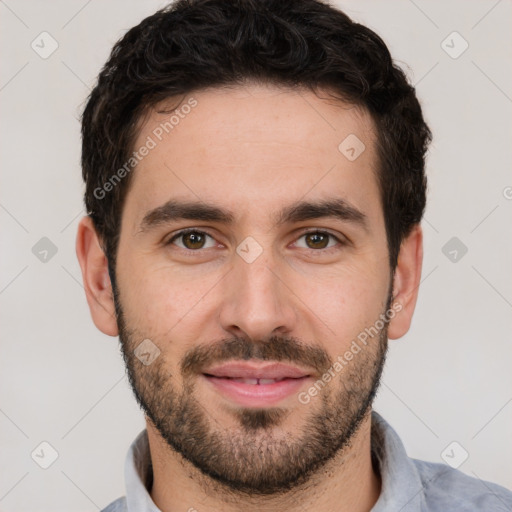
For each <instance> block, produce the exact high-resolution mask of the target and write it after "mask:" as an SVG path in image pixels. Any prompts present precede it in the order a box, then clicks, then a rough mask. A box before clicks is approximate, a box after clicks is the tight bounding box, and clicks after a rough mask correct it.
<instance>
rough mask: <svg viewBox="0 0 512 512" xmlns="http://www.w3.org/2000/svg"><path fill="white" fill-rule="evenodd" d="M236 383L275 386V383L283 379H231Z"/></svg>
mask: <svg viewBox="0 0 512 512" xmlns="http://www.w3.org/2000/svg"><path fill="white" fill-rule="evenodd" d="M231 380H232V381H234V382H241V383H242V384H252V385H255V384H263V385H264V384H274V382H279V381H281V380H283V379H236V378H232V379H231Z"/></svg>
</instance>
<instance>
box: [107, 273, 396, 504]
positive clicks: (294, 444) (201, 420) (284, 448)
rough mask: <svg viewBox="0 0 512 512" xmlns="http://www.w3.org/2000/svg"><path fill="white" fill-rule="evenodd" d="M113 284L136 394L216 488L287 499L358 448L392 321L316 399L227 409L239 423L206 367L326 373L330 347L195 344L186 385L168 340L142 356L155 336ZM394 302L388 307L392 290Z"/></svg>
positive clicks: (273, 341) (186, 360)
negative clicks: (212, 403) (209, 404)
mask: <svg viewBox="0 0 512 512" xmlns="http://www.w3.org/2000/svg"><path fill="white" fill-rule="evenodd" d="M112 287H113V292H114V302H115V305H116V316H117V322H118V328H119V338H120V341H121V351H122V355H123V358H124V361H125V364H126V368H127V373H128V378H129V382H130V385H131V387H132V390H133V393H134V395H135V397H136V400H137V402H138V404H139V406H140V407H141V409H142V410H143V412H144V413H145V415H146V417H147V418H149V420H150V421H151V422H152V424H153V425H154V426H155V428H156V430H157V431H158V432H159V434H160V436H161V437H162V439H163V440H164V441H165V442H166V444H167V445H168V446H169V447H170V449H171V450H173V451H175V452H177V453H178V454H179V455H181V456H182V457H183V458H184V459H185V460H186V461H188V462H189V463H191V464H192V465H193V466H194V467H195V468H197V469H198V470H199V471H200V472H201V473H202V475H204V476H206V477H210V478H206V481H207V485H208V483H209V484H210V486H211V485H212V484H214V481H215V482H217V483H219V484H220V486H221V487H222V488H223V489H224V490H225V491H227V492H231V493H236V494H239V495H245V496H256V495H261V496H263V495H267V496H270V495H275V496H277V495H279V494H284V493H286V492H287V491H290V490H292V489H294V488H298V487H299V486H302V485H305V484H307V482H308V480H310V479H311V477H312V476H313V475H315V474H316V473H318V472H319V471H320V470H321V469H322V468H324V467H325V466H326V465H327V463H328V462H329V461H331V460H333V459H334V457H335V456H336V455H338V454H340V453H342V451H343V450H344V449H345V448H346V447H348V446H350V442H351V440H352V439H353V438H354V435H355V434H356V433H357V431H358V429H359V427H360V425H361V423H362V421H363V420H364V419H365V417H366V416H367V414H368V413H369V412H370V411H371V404H372V402H373V400H374V398H375V395H376V393H377V390H378V387H379V383H380V378H381V374H382V370H383V367H384V362H385V358H386V353H387V341H388V339H387V328H388V322H385V326H384V328H383V329H382V330H381V331H380V334H379V336H376V337H375V338H374V339H372V340H370V342H369V343H368V344H367V345H366V346H365V347H363V348H362V349H361V350H360V352H358V353H357V354H356V355H355V356H354V358H353V359H352V360H351V361H350V362H348V363H347V364H346V366H344V367H343V369H342V370H341V371H340V372H338V373H337V374H336V376H335V377H333V378H332V382H330V383H328V384H326V385H325V387H324V388H323V389H321V390H319V391H318V394H317V395H316V396H314V397H312V398H311V400H310V402H309V403H308V404H307V405H305V404H304V403H301V402H300V401H299V400H297V405H296V407H293V409H289V408H288V409H287V408H280V407H271V408H270V407H269V408H261V409H255V408H244V407H238V408H234V409H231V408H230V410H229V412H226V414H231V415H232V416H233V417H234V418H235V420H236V427H235V428H233V427H231V428H229V427H227V426H226V425H223V424H221V422H219V421H218V420H217V419H216V418H214V417H213V416H212V415H211V414H210V413H209V412H208V411H207V409H206V408H205V406H203V405H202V404H201V403H200V401H199V400H198V398H197V396H196V394H195V383H196V382H197V380H198V377H200V376H201V374H202V370H204V369H206V368H207V367H209V366H211V365H212V364H213V363H219V362H224V361H228V360H260V361H283V362H284V361H286V362H288V363H292V364H294V363H295V364H298V365H301V366H304V367H305V368H315V370H316V371H317V372H318V374H319V375H322V374H324V373H325V372H326V371H327V369H328V368H330V367H331V366H332V364H333V362H334V361H333V360H331V358H330V357H329V355H328V353H327V352H326V351H325V350H324V349H323V348H321V347H320V346H318V345H312V344H304V343H303V342H301V341H300V340H298V339H296V338H291V337H277V336H273V337H270V338H268V339H266V340H264V341H262V340H257V341H252V340H248V339H246V338H230V339H225V340H221V341H220V342H216V343H214V344H206V345H197V346H195V347H193V348H192V349H190V350H188V351H187V352H186V353H185V354H184V356H183V357H182V358H181V360H180V362H179V365H178V368H179V372H180V376H181V383H180V382H177V380H176V378H175V377H174V376H173V375H172V374H171V373H170V371H169V367H170V364H169V363H171V362H167V364H166V357H165V355H166V354H165V350H164V349H163V347H165V346H166V344H167V343H168V342H167V340H158V341H157V340H155V339H152V341H153V342H154V343H155V344H157V345H158V347H159V348H160V350H162V353H161V354H160V355H159V356H158V357H157V358H156V359H155V360H154V361H153V362H152V363H151V364H150V365H148V366H145V365H143V364H142V363H141V361H140V360H139V359H138V358H137V357H136V355H135V353H134V350H135V349H136V347H137V345H138V344H139V343H140V342H141V341H142V340H143V339H144V338H145V336H143V335H142V334H141V333H139V332H136V330H134V329H131V328H130V326H129V325H127V322H126V319H125V316H124V313H123V310H122V307H121V302H120V297H119V293H118V291H117V290H116V287H115V283H114V281H112ZM387 302H388V303H387V307H386V310H385V311H387V310H389V306H390V303H391V295H389V296H388V301H387ZM383 313H384V312H383ZM340 346H341V345H340ZM345 350H346V348H343V352H344V351H345ZM331 371H332V370H331ZM298 411H299V412H303V414H302V419H299V420H294V421H293V424H294V428H295V432H294V433H293V434H292V433H291V432H287V431H286V430H285V429H284V427H283V426H282V424H283V422H284V421H285V420H286V418H287V417H288V415H290V414H291V413H295V414H297V412H298ZM299 422H300V423H301V424H299ZM297 427H299V428H298V430H299V431H298V433H297ZM211 479H213V481H212V480H211Z"/></svg>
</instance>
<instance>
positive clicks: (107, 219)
mask: <svg viewBox="0 0 512 512" xmlns="http://www.w3.org/2000/svg"><path fill="white" fill-rule="evenodd" d="M82 136H83V151H82V169H83V177H84V180H85V184H86V191H85V204H86V208H87V212H88V216H87V217H85V218H84V219H83V220H82V222H81V224H80V227H79V235H78V239H77V253H78V257H79V260H80V263H81V266H82V271H83V276H84V283H85V288H86V292H87V297H88V301H89V305H90V308H91V313H92V316H93V320H94V322H95V324H96V325H97V326H98V328H99V329H101V330H102V331H103V332H105V333H106V334H109V335H112V336H117V335H119V337H120V341H121V349H122V354H123V357H124V359H125V362H126V365H127V369H128V376H129V378H130V383H131V385H132V388H133V390H134V393H135V396H136V398H137V400H138V403H139V404H140V406H141V408H142V409H143V411H144V413H145V415H146V418H147V421H148V428H153V429H154V430H155V432H158V434H159V435H160V436H161V437H162V439H164V440H165V442H166V443H167V444H168V446H169V449H171V450H173V452H174V453H176V454H178V455H179V456H180V457H183V458H184V459H185V460H186V461H188V462H190V463H191V465H192V466H193V467H194V468H196V469H197V470H198V471H200V472H201V474H203V475H206V476H208V477H211V478H213V479H214V480H215V481H216V482H219V483H220V484H221V485H224V486H227V487H229V488H230V489H232V490H237V491H239V492H248V493H253V494H254V493H262V494H270V493H276V492H280V491H282V490H285V489H290V488H292V487H294V486H297V485H301V484H302V483H304V482H305V481H307V479H308V478H310V477H311V475H313V474H314V473H315V471H317V470H318V469H319V468H322V467H324V466H325V465H326V464H327V463H328V462H329V461H331V460H333V458H335V457H336V456H339V454H340V453H342V452H343V450H344V449H345V448H346V447H348V446H350V442H351V439H353V437H354V435H355V434H356V433H357V431H358V428H359V427H360V425H361V424H362V422H363V420H365V419H367V418H368V413H369V411H370V409H371V403H372V400H373V398H374V396H375V393H376V391H377V388H378V383H379V379H380V375H381V372H382V367H383V364H384V360H385V354H386V348H387V340H388V337H389V338H399V337H401V336H402V335H403V334H405V332H407V330H408V328H409V325H410V321H411V318H412V314H413V311H414V307H415V303H416V297H417V288H418V285H419V278H420V273H421V260H422V236H421V228H420V226H419V223H420V220H421V218H422V215H423V211H424V208H425V188H426V179H425V173H424V163H425V162H424V160H425V153H426V149H427V146H428V143H429V142H430V137H431V135H430V131H429V129H428V127H427V125H426V123H425V122H424V120H423V116H422V112H421V108H420V105H419V103H418V100H417V98H416V95H415V91H414V88H413V87H412V86H411V85H410V84H409V83H408V82H407V80H406V77H405V75H404V73H403V72H402V71H401V70H400V69H399V68H398V67H397V66H396V65H394V63H393V62H392V59H391V56H390V54H389V51H388V49H387V47H386V45H385V44H384V42H383V41H382V40H381V39H380V38H379V36H377V35H376V34H375V33H374V32H372V31H371V30H370V29H368V28H366V27H364V26H362V25H360V24H357V23H354V22H353V21H351V20H350V19H349V18H348V17H347V16H346V15H345V14H343V13H342V12H340V11H339V10H336V9H334V8H332V7H330V6H328V5H326V4H323V3H320V2H317V1H315V0H300V1H297V0H294V1H289V2H288V1H282V0H279V1H278V0H268V1H265V0H264V1H253V0H240V1H238V2H225V1H223V0H199V1H191V2H185V1H179V2H176V3H174V4H172V5H170V6H169V7H167V8H165V9H162V10H161V11H159V12H157V13H156V14H154V15H153V16H150V17H148V18H146V19H145V20H143V21H142V22H141V23H140V24H139V25H138V26H136V27H134V28H132V29H131V30H129V31H128V32H127V34H126V35H125V36H124V37H123V38H122V39H121V40H120V41H119V42H118V43H116V45H115V46H114V49H113V51H112V54H111V56H110V59H109V61H108V62H107V63H106V64H105V66H104V68H103V69H102V71H101V73H100V76H99V79H98V83H97V85H96V87H95V88H94V89H93V91H92V93H91V95H90V98H89V100H88V103H87V106H86V108H85V111H84V114H83V120H82ZM184 229H186V230H188V231H186V232H184V231H183V230H184ZM144 340H145V341H144ZM349 353H350V354H352V355H350V354H349ZM243 361H245V362H247V363H249V364H253V363H254V364H255V365H258V364H263V363H264V364H267V363H268V364H269V365H270V364H274V363H276V362H280V363H284V364H288V365H292V366H293V367H294V368H295V370H300V372H302V373H301V374H300V379H299V378H295V379H293V383H292V384H293V386H291V387H290V390H289V392H287V393H284V394H283V397H282V398H280V399H276V400H274V401H273V402H272V403H270V402H269V400H257V399H254V400H242V399H240V397H239V396H238V395H236V393H235V395H236V396H235V395H233V394H232V393H230V392H227V391H226V389H227V388H226V387H225V386H224V384H226V382H224V383H221V384H220V385H219V375H212V373H210V372H212V371H213V370H215V369H216V368H217V370H218V368H219V366H222V365H223V364H225V363H228V362H243ZM336 363H337V364H336ZM217 370H216V371H217ZM213 373H215V372H213ZM217 373H218V371H217ZM327 375H330V378H328V377H326V376H327ZM224 377H225V378H224V381H226V380H227V376H224ZM221 380H222V376H221ZM289 380H290V381H291V380H292V379H291V378H290V379H289ZM244 385H253V384H248V383H244ZM254 385H255V386H261V387H263V386H264V385H269V384H260V383H257V384H254ZM271 385H274V384H271ZM314 389H316V392H315V391H314ZM237 396H238V398H237ZM233 461H236V462H235V463H233Z"/></svg>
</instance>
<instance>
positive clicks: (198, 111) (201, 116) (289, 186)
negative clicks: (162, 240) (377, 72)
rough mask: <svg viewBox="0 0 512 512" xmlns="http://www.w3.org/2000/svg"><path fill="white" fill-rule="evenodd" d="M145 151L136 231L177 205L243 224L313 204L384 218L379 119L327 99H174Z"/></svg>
mask: <svg viewBox="0 0 512 512" xmlns="http://www.w3.org/2000/svg"><path fill="white" fill-rule="evenodd" d="M143 146H147V147H151V149H150V150H149V151H147V152H146V151H145V153H146V155H145V156H144V157H143V158H141V159H140V161H139V162H138V163H137V165H136V167H135V170H134V171H133V173H134V175H133V177H132V183H131V187H130V191H129V193H128V195H127V199H126V205H125V213H126V214H127V215H128V217H130V219H129V222H130V225H131V227H132V228H133V229H137V227H138V226H139V225H140V223H141V221H142V219H143V217H144V215H145V213H147V211H148V210H149V209H154V208H156V207H158V206H160V205H163V204H164V203H166V202H167V201H169V199H172V198H180V199H194V200H196V201H201V200H203V201H207V202H208V203H217V204H220V203H222V204H223V205H225V206H227V208H226V209H229V210H232V211H234V212H235V213H236V215H237V216H239V220H241V219H242V218H243V217H244V216H246V214H248V212H249V210H251V209H254V208H256V207H258V208H259V212H260V215H263V213H262V212H265V211H267V212H270V213H273V217H272V218H275V212H276V211H277V210H281V209H282V206H283V205H286V203H288V202H289V203H291V202H296V201H297V200H299V199H300V198H303V197H306V196H307V197H308V198H311V199H313V198H316V199H322V198H324V197H326V196H329V197H332V196H336V197H340V198H342V199H345V200H347V201H348V202H350V203H352V204H354V205H365V204H366V205H367V207H366V210H369V211H367V213H368V215H369V216H370V217H371V215H372V209H373V210H374V211H373V214H374V215H378V214H379V212H380V209H379V208H380V199H379V190H378V185H377V179H376V172H377V170H376V165H377V158H376V153H375V129H374V124H373V122H372V119H371V117H370V116H369V114H368V113H367V112H366V111H365V110H364V109H363V108H360V107H357V106H354V105H351V104H348V103H344V102H342V101H340V100H334V99H333V98H332V97H330V96H329V95H328V92H327V91H319V92H318V93H317V94H315V93H313V92H311V91H308V90H300V89H290V88H286V87H276V86H266V85H265V86H263V85H254V84H248V85H244V86H237V87H231V88H212V89H206V90H200V91H197V92H194V93H191V94H189V95H186V96H184V97H181V98H179V99H174V98H173V99H169V100H167V101H165V102H162V103H160V104H158V105H157V106H156V107H155V108H153V109H152V110H151V111H150V112H149V113H148V115H147V116H146V117H145V119H144V120H143V123H142V124H141V127H140V130H139V134H138V136H137V139H136V141H135V144H134V150H136V151H137V150H139V149H140V148H142V147H143ZM372 201H373V203H375V204H374V205H373V206H370V207H369V208H368V203H371V202H372ZM376 209H377V210H376ZM123 217H124V215H123ZM269 218H270V216H269ZM123 222H124V220H123Z"/></svg>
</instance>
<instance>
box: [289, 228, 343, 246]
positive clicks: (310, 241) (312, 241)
mask: <svg viewBox="0 0 512 512" xmlns="http://www.w3.org/2000/svg"><path fill="white" fill-rule="evenodd" d="M301 239H304V240H305V246H302V247H303V248H305V249H312V250H320V249H331V248H332V247H335V246H336V245H337V244H336V242H337V243H338V244H339V245H343V242H342V241H341V240H340V239H339V238H338V237H336V236H334V235H333V234H331V233H329V232H327V231H318V230H315V231H308V232H307V233H304V234H302V236H300V237H299V238H298V240H301ZM330 241H331V242H333V243H331V244H330V245H329V242H330ZM299 247H300V245H299Z"/></svg>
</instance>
